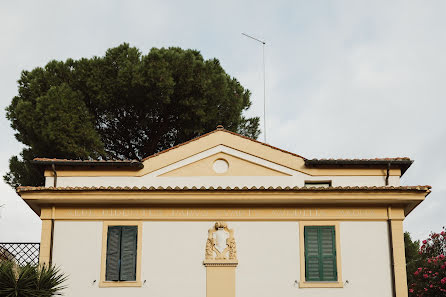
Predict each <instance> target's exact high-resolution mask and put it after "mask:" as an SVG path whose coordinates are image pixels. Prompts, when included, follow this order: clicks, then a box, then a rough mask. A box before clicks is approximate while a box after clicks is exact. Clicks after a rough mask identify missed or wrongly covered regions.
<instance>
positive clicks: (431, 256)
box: [408, 227, 446, 297]
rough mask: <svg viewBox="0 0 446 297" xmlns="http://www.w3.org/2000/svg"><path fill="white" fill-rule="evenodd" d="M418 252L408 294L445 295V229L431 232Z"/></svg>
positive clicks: (411, 272) (429, 296) (426, 296)
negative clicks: (417, 263)
mask: <svg viewBox="0 0 446 297" xmlns="http://www.w3.org/2000/svg"><path fill="white" fill-rule="evenodd" d="M419 254H420V256H421V261H420V265H419V267H417V268H416V269H415V271H408V273H410V274H412V277H411V280H410V283H409V295H410V296H423V297H431V296H432V297H439V296H446V230H445V227H443V230H442V231H441V232H440V233H431V234H430V236H429V238H428V239H426V240H423V242H422V245H421V247H420V251H419Z"/></svg>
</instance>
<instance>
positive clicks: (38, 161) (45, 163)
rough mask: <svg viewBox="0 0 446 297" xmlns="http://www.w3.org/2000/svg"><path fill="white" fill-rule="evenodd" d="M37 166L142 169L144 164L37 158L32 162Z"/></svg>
mask: <svg viewBox="0 0 446 297" xmlns="http://www.w3.org/2000/svg"><path fill="white" fill-rule="evenodd" d="M31 162H32V163H34V164H36V165H42V166H51V165H53V164H54V165H61V166H100V167H124V168H132V169H142V168H144V164H143V163H142V162H140V161H137V160H69V159H50V158H35V159H33V160H32V161H31Z"/></svg>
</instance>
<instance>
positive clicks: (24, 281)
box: [0, 261, 67, 297]
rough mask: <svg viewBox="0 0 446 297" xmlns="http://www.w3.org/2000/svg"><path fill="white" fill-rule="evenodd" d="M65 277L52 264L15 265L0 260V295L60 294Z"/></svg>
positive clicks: (35, 296)
mask: <svg viewBox="0 0 446 297" xmlns="http://www.w3.org/2000/svg"><path fill="white" fill-rule="evenodd" d="M66 280H67V277H66V276H64V275H63V273H61V272H60V270H59V269H58V268H56V267H54V266H45V265H43V266H31V265H27V266H23V267H20V266H17V265H16V264H15V263H13V262H10V261H0V297H51V296H54V295H61V291H62V290H63V289H65V288H66V286H65V285H63V283H64V282H65V281H66Z"/></svg>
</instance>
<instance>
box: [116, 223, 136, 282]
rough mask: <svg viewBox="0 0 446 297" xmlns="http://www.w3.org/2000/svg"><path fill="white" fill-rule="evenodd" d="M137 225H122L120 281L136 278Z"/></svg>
mask: <svg viewBox="0 0 446 297" xmlns="http://www.w3.org/2000/svg"><path fill="white" fill-rule="evenodd" d="M137 237H138V227H137V226H123V227H122V237H121V273H120V280H121V281H135V280H136V246H137V241H138V238H137Z"/></svg>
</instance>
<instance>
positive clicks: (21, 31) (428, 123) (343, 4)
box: [0, 0, 446, 242]
mask: <svg viewBox="0 0 446 297" xmlns="http://www.w3.org/2000/svg"><path fill="white" fill-rule="evenodd" d="M445 15H446V2H445V1H434V0H431V1H407V0H405V1H377V0H375V1H358V0H351V1H340V0H336V1H322V0H320V1H304V0H291V1H277V0H276V1H258V0H257V1H228V0H225V1H214V0H203V1H193V0H192V1H175V2H174V1H167V0H161V1H148V0H144V1H129V0H126V1H112V0H106V1H83V0H82V1H81V0H77V1H71V2H70V3H68V1H60V0H56V1H2V2H1V4H0V59H1V60H0V113H1V114H0V133H1V136H2V145H1V146H0V171H1V175H4V173H5V172H6V171H7V170H8V159H9V158H10V157H11V156H12V155H16V154H18V153H19V152H20V150H21V148H22V146H21V145H20V144H19V143H18V142H17V141H16V140H15V138H14V131H13V130H12V129H11V128H10V126H9V122H8V121H7V120H6V119H5V112H4V108H5V107H6V106H7V105H9V103H10V102H11V99H12V97H13V96H15V95H16V94H17V83H16V81H17V80H18V78H19V76H20V72H21V71H22V70H24V69H26V70H31V69H33V68H34V67H37V66H44V65H45V64H46V63H47V62H48V61H50V60H52V59H56V60H65V59H67V58H75V59H77V58H81V57H92V56H94V55H103V54H104V53H105V50H106V49H107V48H110V47H115V46H117V45H119V44H121V43H123V42H128V43H130V44H131V45H132V46H136V47H138V48H139V49H140V50H141V51H142V52H143V53H147V52H148V51H149V50H150V48H152V47H168V46H180V47H182V48H193V49H198V50H200V51H201V53H202V54H203V56H204V57H205V58H206V59H209V58H214V57H216V58H218V59H219V60H220V62H221V64H222V65H223V67H224V69H225V70H226V71H227V72H228V73H229V74H230V75H232V76H234V77H236V78H237V79H238V80H239V81H240V82H241V84H242V85H243V86H244V87H246V88H248V89H249V90H251V92H252V98H251V99H252V101H253V106H252V108H251V110H250V111H249V112H248V115H259V116H262V115H263V85H262V72H261V70H262V64H261V62H262V51H261V46H260V44H258V43H256V42H255V41H253V40H250V39H247V38H246V37H244V36H242V35H241V32H246V33H248V34H252V35H254V36H256V37H259V38H261V39H264V40H266V42H267V45H266V54H265V56H266V69H267V70H266V71H267V73H266V76H267V85H266V95H267V122H266V124H267V132H268V133H267V134H268V143H270V144H272V145H274V146H277V147H280V148H283V149H286V150H289V151H291V152H294V153H298V154H300V155H303V156H304V157H306V158H323V157H324V158H325V157H334V158H375V157H398V156H408V157H411V158H412V159H413V160H415V163H414V164H413V165H412V167H411V168H410V169H409V170H408V171H407V172H406V174H405V175H404V177H403V179H402V183H403V184H404V185H426V184H429V185H432V186H433V189H432V193H431V194H430V195H429V196H428V197H427V199H426V201H425V202H423V203H422V204H421V205H420V206H418V207H417V209H416V210H414V211H413V212H412V213H411V214H410V215H409V216H408V218H407V219H406V220H405V224H404V225H405V229H406V230H407V231H410V232H411V233H412V234H413V236H414V237H416V238H423V237H424V236H426V235H427V234H428V233H429V232H430V231H431V230H434V231H439V230H440V229H441V226H443V225H446V219H445V217H444V213H445V209H446V202H445V201H446V170H445V166H446V137H445V136H446V100H445V94H446V82H445V78H446V33H445V28H446V18H445ZM262 127H263V123H262ZM259 139H260V140H263V135H262V136H261V137H260V138H259ZM0 193H1V195H0V204H5V206H4V207H3V209H2V210H1V218H0V241H3V242H4V241H37V242H38V241H40V219H39V218H38V217H37V216H36V215H35V214H34V213H33V212H32V211H31V210H30V209H29V208H28V207H27V206H26V205H25V203H24V202H22V201H21V199H20V197H18V196H17V195H16V194H15V191H13V190H12V189H11V188H10V187H9V186H8V185H6V184H4V183H2V182H0Z"/></svg>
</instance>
